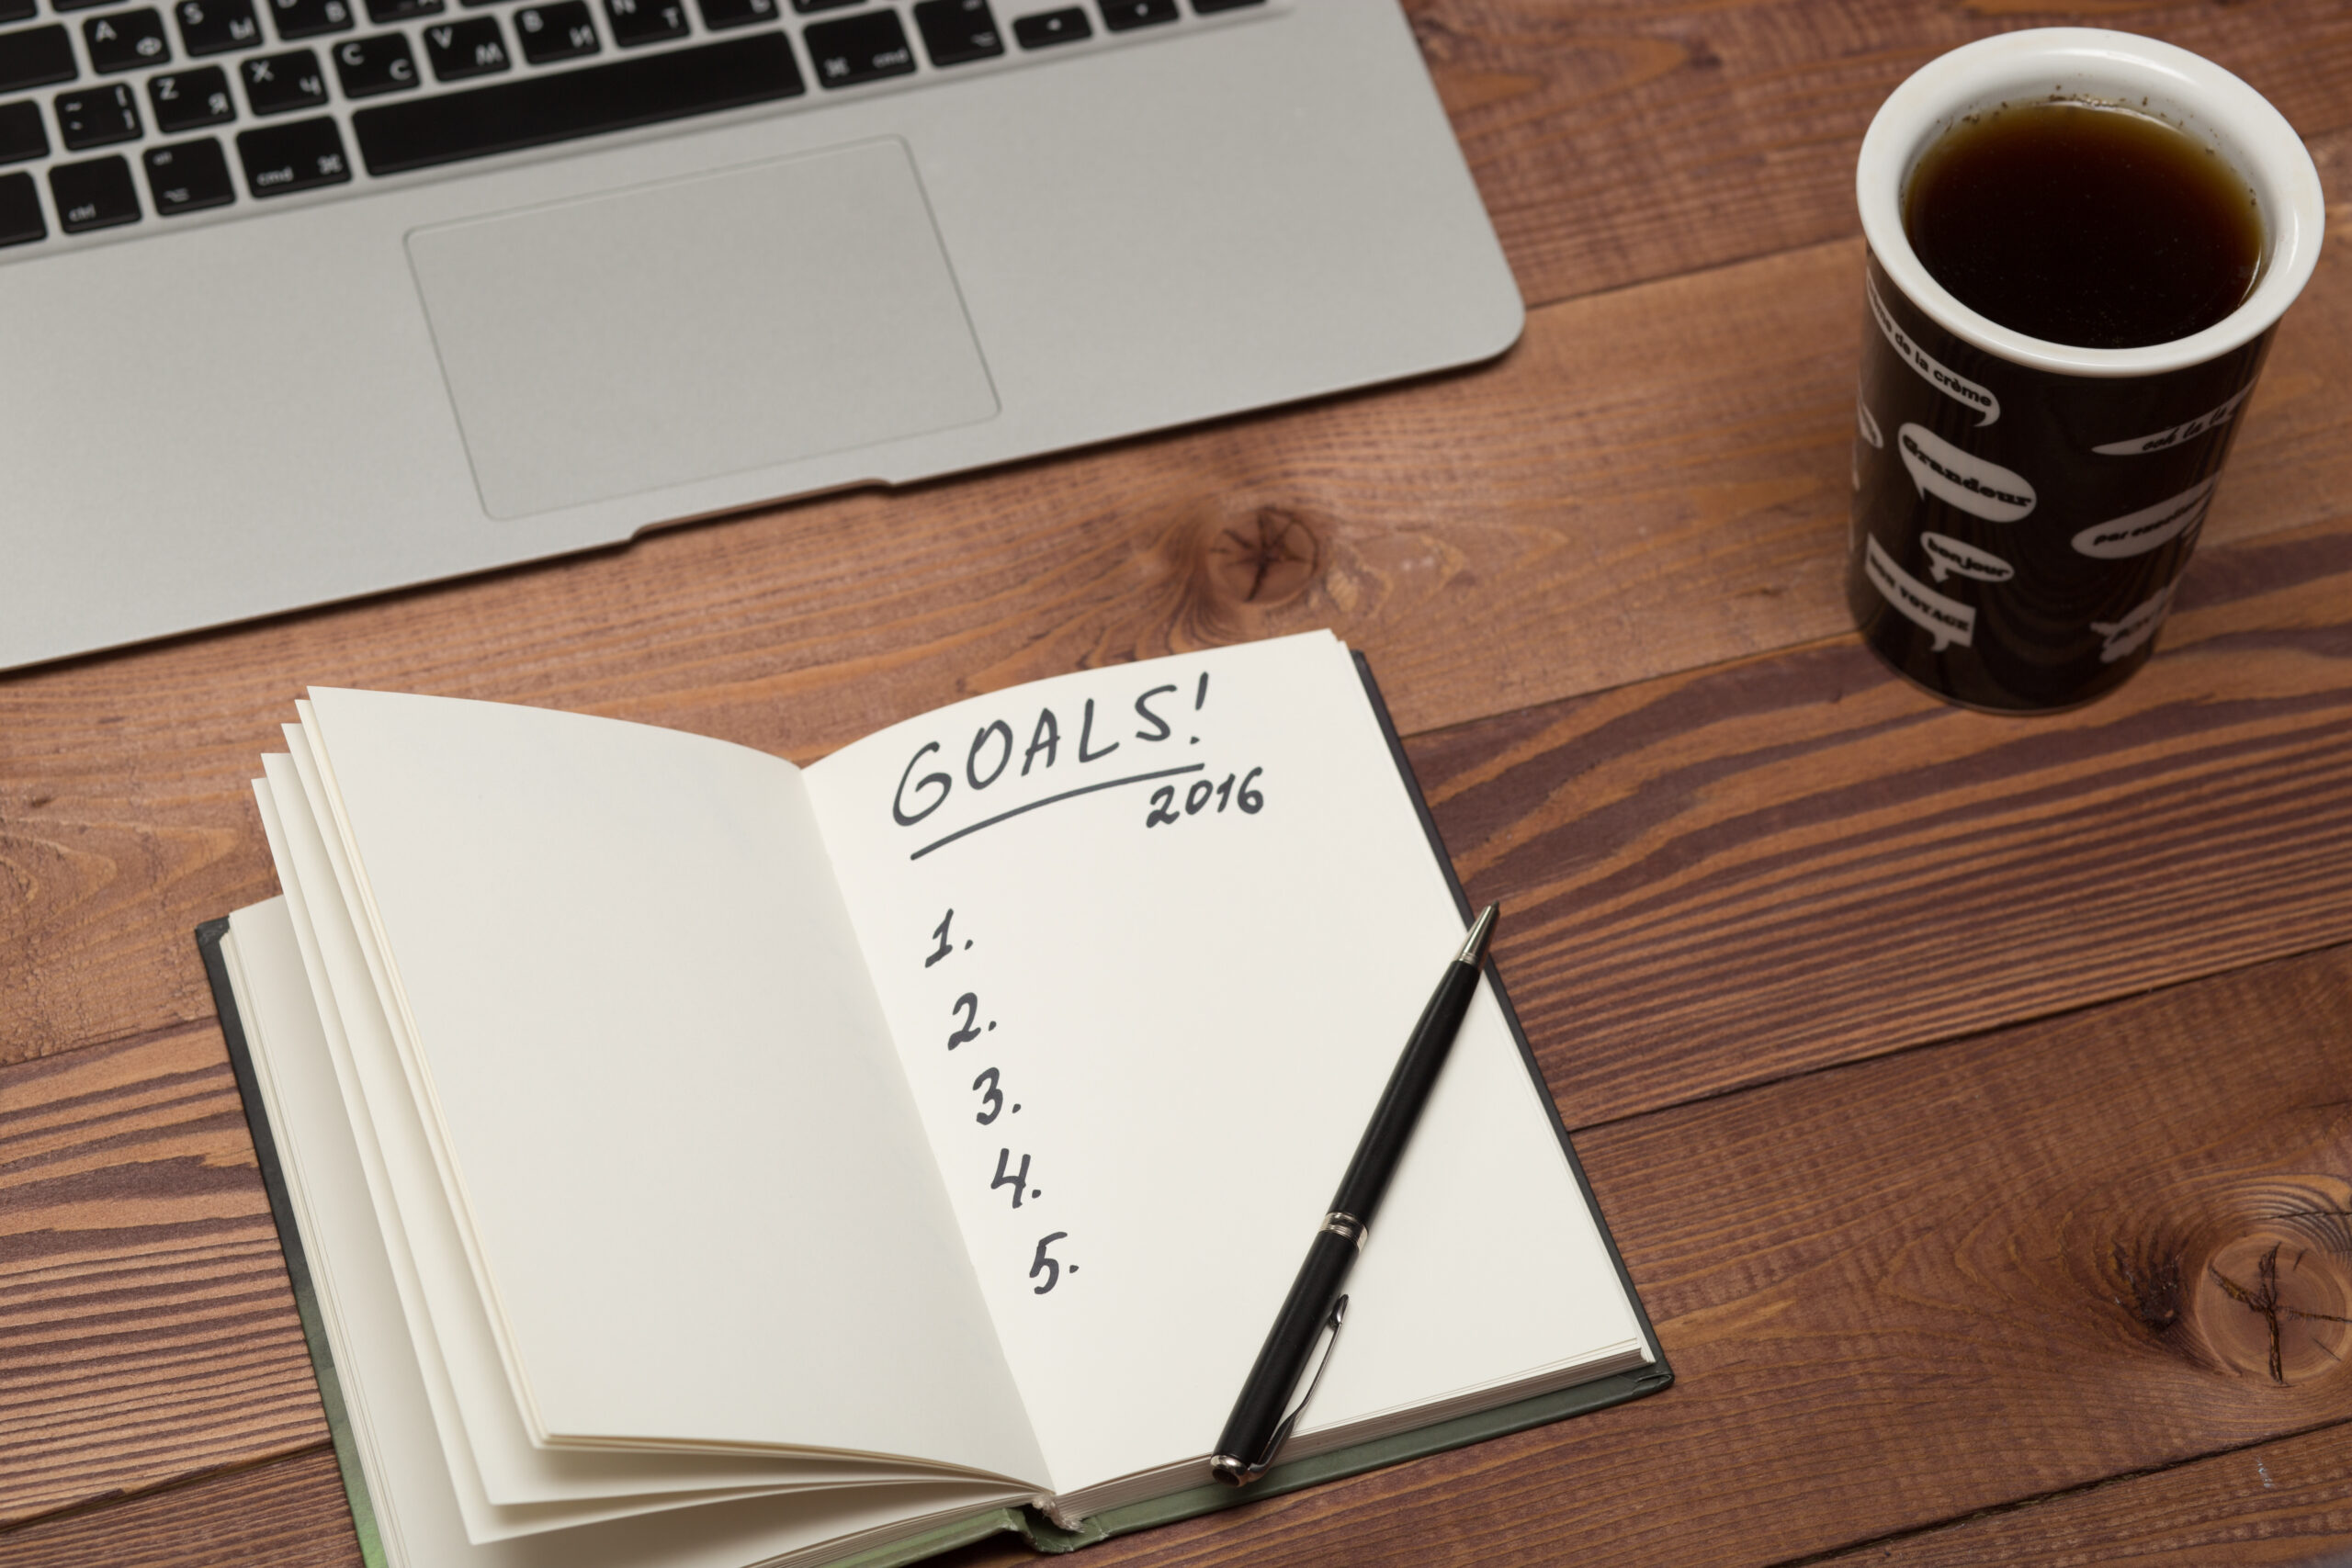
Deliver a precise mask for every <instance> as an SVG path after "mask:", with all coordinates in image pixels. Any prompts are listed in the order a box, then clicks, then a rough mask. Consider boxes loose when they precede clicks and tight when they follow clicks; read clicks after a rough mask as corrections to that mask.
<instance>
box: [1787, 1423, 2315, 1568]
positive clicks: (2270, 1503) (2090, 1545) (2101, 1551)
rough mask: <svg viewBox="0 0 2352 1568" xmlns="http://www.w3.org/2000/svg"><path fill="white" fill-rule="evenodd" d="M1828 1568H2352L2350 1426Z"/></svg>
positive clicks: (1869, 1552)
mask: <svg viewBox="0 0 2352 1568" xmlns="http://www.w3.org/2000/svg"><path fill="white" fill-rule="evenodd" d="M1823 1561H1824V1562H1826V1563H1840V1564H1843V1563H1856V1562H1869V1563H1873V1564H1882V1565H1883V1568H2005V1565H2007V1564H2019V1565H2030V1568H2078V1565H2085V1568H2086V1565H2089V1564H2095V1563H2131V1564H2140V1565H2142V1568H2155V1565H2157V1564H2167V1563H2168V1564H2174V1565H2177V1568H2206V1565H2209V1564H2211V1563H2215V1562H2229V1563H2233V1564H2237V1565H2239V1568H2256V1565H2257V1564H2261V1565H2275V1568H2288V1565H2290V1564H2307V1565H2312V1568H2317V1565H2320V1564H2325V1563H2336V1564H2341V1563H2343V1562H2352V1424H2343V1423H2339V1424H2338V1425H2335V1426H2333V1427H2324V1428H2322V1429H2321V1430H2319V1431H2316V1432H2310V1433H2305V1434H2303V1435H2301V1436H2300V1437H2293V1438H2279V1439H2278V1440H2277V1441H2276V1442H2268V1443H2257V1444H2255V1445H2254V1446H2253V1447H2251V1448H2245V1449H2239V1450H2234V1451H2233V1452H2230V1453H2226V1454H2216V1455H2214V1456H2213V1457H2212V1458H2211V1459H2201V1460H2198V1461H2194V1462H2193V1463H2189V1464H2182V1465H2176V1466H2172V1467H2170V1468H2168V1469H2165V1470H2161V1471H2157V1472H2154V1473H2153V1474H2149V1475H2133V1476H2127V1477H2124V1478H2123V1479H2121V1480H2120V1481H2111V1482H2108V1483H2104V1484H2102V1485H2098V1486H2093V1487H2089V1488H2086V1489H2085V1490H2083V1491H2080V1492H2070V1493H2067V1494H2065V1495H2062V1496H2057V1497H2051V1498H2044V1499H2040V1500H2037V1501H2034V1502H2031V1503H2028V1504H2024V1505H2022V1506H2018V1507H2014V1508H2004V1509H2001V1510H1999V1511H1997V1512H1995V1513H1991V1514H1987V1515H1985V1517H1981V1518H1974V1519H1969V1520H1966V1521H1963V1522H1962V1523H1960V1524H1956V1525H1951V1526H1947V1527H1945V1528H1943V1529H1934V1530H1928V1531H1926V1532H1923V1533H1921V1534H1918V1535H1913V1536H1906V1537H1904V1538H1903V1539H1901V1540H1891V1541H1882V1542H1878V1543H1875V1544H1872V1545H1870V1546H1866V1547H1862V1548H1860V1549H1858V1550H1856V1551H1853V1552H1852V1553H1850V1554H1848V1553H1839V1554H1838V1555H1837V1556H1834V1557H1830V1558H1826V1559H1824V1560H1823Z"/></svg>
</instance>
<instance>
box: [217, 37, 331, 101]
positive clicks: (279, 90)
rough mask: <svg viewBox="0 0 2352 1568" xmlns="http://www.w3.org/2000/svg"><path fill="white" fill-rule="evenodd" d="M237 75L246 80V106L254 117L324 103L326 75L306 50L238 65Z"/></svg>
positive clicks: (262, 57) (268, 55)
mask: <svg viewBox="0 0 2352 1568" xmlns="http://www.w3.org/2000/svg"><path fill="white" fill-rule="evenodd" d="M237 73H238V74H239V75H241V76H243V78H244V79H245V102H247V103H249V104H251V105H253V107H254V113H255V114H286V113H288V112H289V111H291V110H294V109H314V108H316V107H319V106H320V105H321V104H322V103H325V102H326V101H327V79H326V73H324V72H322V71H321V70H320V69H319V57H318V56H317V55H315V54H313V53H311V51H309V50H307V49H289V50H288V51H286V52H285V53H284V54H265V55H262V56H260V57H259V58H257V59H254V60H243V61H239V62H237Z"/></svg>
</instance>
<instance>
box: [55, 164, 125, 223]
mask: <svg viewBox="0 0 2352 1568" xmlns="http://www.w3.org/2000/svg"><path fill="white" fill-rule="evenodd" d="M49 198H50V199H51V201H54V202H55V203H57V226H58V227H59V228H61V229H62V230H64V231H66V232H67V233H69V234H83V233H87V232H88V231H90V230H92V229H111V228H113V227H114V226H115V225H116V224H118V223H136V222H138V221H139V193H138V191H136V190H134V189H132V188H131V184H130V160H128V159H126V158H123V157H120V156H116V157H112V158H93V159H91V160H90V161H89V162H88V163H86V164H57V165H55V166H54V167H52V168H51V170H50V171H49Z"/></svg>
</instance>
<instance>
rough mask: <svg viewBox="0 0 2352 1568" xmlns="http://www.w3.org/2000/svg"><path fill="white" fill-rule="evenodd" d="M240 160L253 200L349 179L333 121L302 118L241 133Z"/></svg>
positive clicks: (340, 143)
mask: <svg viewBox="0 0 2352 1568" xmlns="http://www.w3.org/2000/svg"><path fill="white" fill-rule="evenodd" d="M237 161H238V162H239V163H241V164H244V166H245V186H246V188H247V189H249V190H251V191H252V192H253V193H254V195H255V196H285V195H287V194H288V192H291V191H298V190H314V189H316V188H317V187H318V186H339V185H341V184H343V183H344V182H345V181H346V180H348V179H350V178H351V165H350V164H348V163H346V162H345V160H344V156H343V136H342V133H341V132H339V131H337V130H335V128H334V121H333V120H331V119H323V118H322V119H298V120H296V121H294V122H293V123H292V124H291V125H265V126H258V127H255V128H254V130H241V131H239V132H237Z"/></svg>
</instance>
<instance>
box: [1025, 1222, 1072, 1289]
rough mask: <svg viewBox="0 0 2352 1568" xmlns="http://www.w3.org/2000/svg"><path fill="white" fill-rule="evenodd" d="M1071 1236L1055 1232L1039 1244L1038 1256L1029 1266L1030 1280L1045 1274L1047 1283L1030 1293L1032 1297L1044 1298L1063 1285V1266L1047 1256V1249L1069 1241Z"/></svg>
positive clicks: (1066, 1232)
mask: <svg viewBox="0 0 2352 1568" xmlns="http://www.w3.org/2000/svg"><path fill="white" fill-rule="evenodd" d="M1068 1237H1069V1232H1068V1231H1055V1232H1053V1233H1052V1234H1051V1235H1047V1236H1046V1238H1045V1239H1044V1240H1043V1241H1041V1242H1039V1243H1038V1244H1037V1256H1036V1258H1035V1259H1034V1260H1032V1261H1031V1263H1030V1265H1029V1278H1031V1279H1032V1280H1034V1279H1035V1278H1036V1277H1037V1276H1038V1275H1039V1274H1043V1275H1045V1276H1046V1282H1045V1283H1044V1284H1042V1285H1040V1286H1038V1287H1037V1288H1036V1289H1035V1290H1034V1291H1032V1292H1029V1293H1030V1294H1031V1295H1033V1296H1042V1295H1044V1294H1045V1293H1046V1292H1047V1291H1050V1290H1052V1289H1053V1288H1054V1287H1055V1286H1056V1285H1058V1284H1060V1283H1061V1280H1062V1266H1061V1265H1060V1264H1059V1263H1057V1262H1056V1261H1054V1259H1052V1258H1048V1257H1046V1248H1047V1247H1051V1246H1053V1245H1054V1243H1056V1242H1057V1241H1063V1240H1066V1239H1068Z"/></svg>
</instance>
